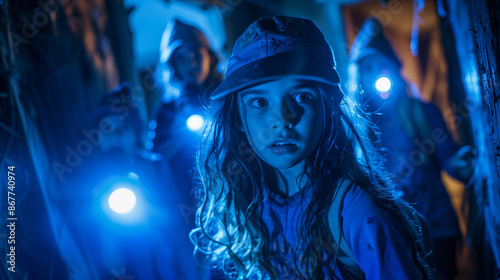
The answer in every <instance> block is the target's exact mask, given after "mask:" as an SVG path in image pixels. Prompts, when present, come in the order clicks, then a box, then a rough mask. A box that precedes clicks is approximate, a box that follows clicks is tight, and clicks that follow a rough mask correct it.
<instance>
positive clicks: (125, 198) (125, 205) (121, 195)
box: [108, 188, 136, 214]
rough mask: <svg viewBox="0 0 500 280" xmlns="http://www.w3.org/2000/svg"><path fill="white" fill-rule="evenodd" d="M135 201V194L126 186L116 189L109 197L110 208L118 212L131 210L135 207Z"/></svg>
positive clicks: (123, 212)
mask: <svg viewBox="0 0 500 280" xmlns="http://www.w3.org/2000/svg"><path fill="white" fill-rule="evenodd" d="M135 202H136V198H135V194H134V193H133V192H132V191H131V190H129V189H126V188H119V189H117V190H115V191H114V192H112V193H111V195H110V196H109V199H108V204H109V208H111V210H113V211H115V212H116V213H118V214H125V213H128V212H130V210H132V209H133V208H134V206H135Z"/></svg>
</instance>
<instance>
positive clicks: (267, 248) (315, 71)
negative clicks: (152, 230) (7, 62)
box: [191, 16, 433, 279]
mask: <svg viewBox="0 0 500 280" xmlns="http://www.w3.org/2000/svg"><path fill="white" fill-rule="evenodd" d="M339 83H340V79H339V76H338V74H337V72H336V70H335V61H334V57H333V53H332V51H331V48H330V46H329V45H328V43H327V42H326V40H325V36H324V34H323V33H322V32H321V31H320V30H319V29H318V27H317V26H316V25H315V24H314V22H312V21H311V20H308V19H304V18H291V17H284V16H275V17H273V18H263V19H260V20H258V21H257V22H255V23H253V24H252V25H251V26H250V27H249V28H248V29H247V30H246V31H245V33H244V34H243V35H242V36H241V37H240V38H239V39H238V40H237V42H236V45H235V47H234V50H233V54H232V56H231V58H230V60H229V64H228V70H227V73H226V79H225V80H224V82H222V84H221V85H220V86H219V87H218V88H217V89H216V90H215V91H214V92H213V94H212V95H211V101H212V102H211V106H210V108H211V109H212V110H213V112H212V119H211V127H210V128H209V130H208V133H207V134H206V135H207V136H206V137H205V138H204V139H203V142H202V144H201V145H200V149H199V151H198V155H197V166H196V167H197V170H196V171H197V175H198V177H199V184H198V185H197V187H196V189H195V194H196V195H197V197H198V199H199V207H198V210H197V228H195V229H194V230H193V231H192V232H191V239H192V242H193V243H194V244H195V247H196V248H195V253H198V254H201V255H202V256H205V257H206V259H205V261H206V262H207V264H208V266H209V267H210V268H211V269H212V270H217V271H218V273H217V274H219V275H223V276H222V277H228V278H231V279H234V278H237V279H247V278H248V279H428V278H431V279H432V278H433V269H432V268H431V267H430V266H429V265H428V260H427V258H428V256H429V253H430V250H429V249H428V248H427V247H426V246H425V244H424V242H423V241H424V231H425V228H423V227H422V223H421V220H420V218H419V217H418V215H417V214H416V212H415V210H414V209H413V208H411V207H410V206H408V205H407V204H406V203H405V202H404V201H402V200H401V199H400V198H398V197H397V196H396V195H395V193H394V192H393V190H392V188H391V186H389V185H388V184H387V181H386V180H385V179H384V177H382V176H381V175H380V174H381V173H380V170H379V168H378V165H376V164H375V163H374V162H373V161H372V156H371V150H370V146H369V144H368V142H367V141H366V140H365V138H364V137H363V135H365V133H366V132H365V129H366V126H364V125H365V124H366V121H365V119H364V118H363V115H362V114H358V113H356V111H355V110H356V107H354V106H353V104H352V103H351V102H350V101H349V100H348V99H346V98H344V95H343V93H342V91H341V89H340V86H339ZM214 274H215V273H214Z"/></svg>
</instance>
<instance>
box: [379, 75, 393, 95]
mask: <svg viewBox="0 0 500 280" xmlns="http://www.w3.org/2000/svg"><path fill="white" fill-rule="evenodd" d="M391 86H392V83H391V80H390V79H389V78H387V77H380V78H378V79H377V81H376V82H375V88H376V89H377V91H378V92H388V91H389V90H390V89H391Z"/></svg>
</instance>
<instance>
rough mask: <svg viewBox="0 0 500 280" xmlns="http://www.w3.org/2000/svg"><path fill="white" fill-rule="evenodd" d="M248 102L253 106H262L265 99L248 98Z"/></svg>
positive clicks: (265, 103)
mask: <svg viewBox="0 0 500 280" xmlns="http://www.w3.org/2000/svg"><path fill="white" fill-rule="evenodd" d="M249 104H250V106H252V107H254V108H262V107H264V106H266V105H267V100H265V99H264V98H255V99H252V100H250V102H249Z"/></svg>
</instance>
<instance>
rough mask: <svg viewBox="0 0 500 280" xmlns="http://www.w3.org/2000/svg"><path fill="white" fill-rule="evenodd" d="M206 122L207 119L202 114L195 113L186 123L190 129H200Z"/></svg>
mask: <svg viewBox="0 0 500 280" xmlns="http://www.w3.org/2000/svg"><path fill="white" fill-rule="evenodd" d="M204 122H205V120H204V119H203V117H202V116H200V115H196V114H195V115H191V116H190V117H189V118H188V119H187V122H186V124H187V127H188V128H189V130H191V131H198V130H200V129H201V128H202V127H203V123H204Z"/></svg>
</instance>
